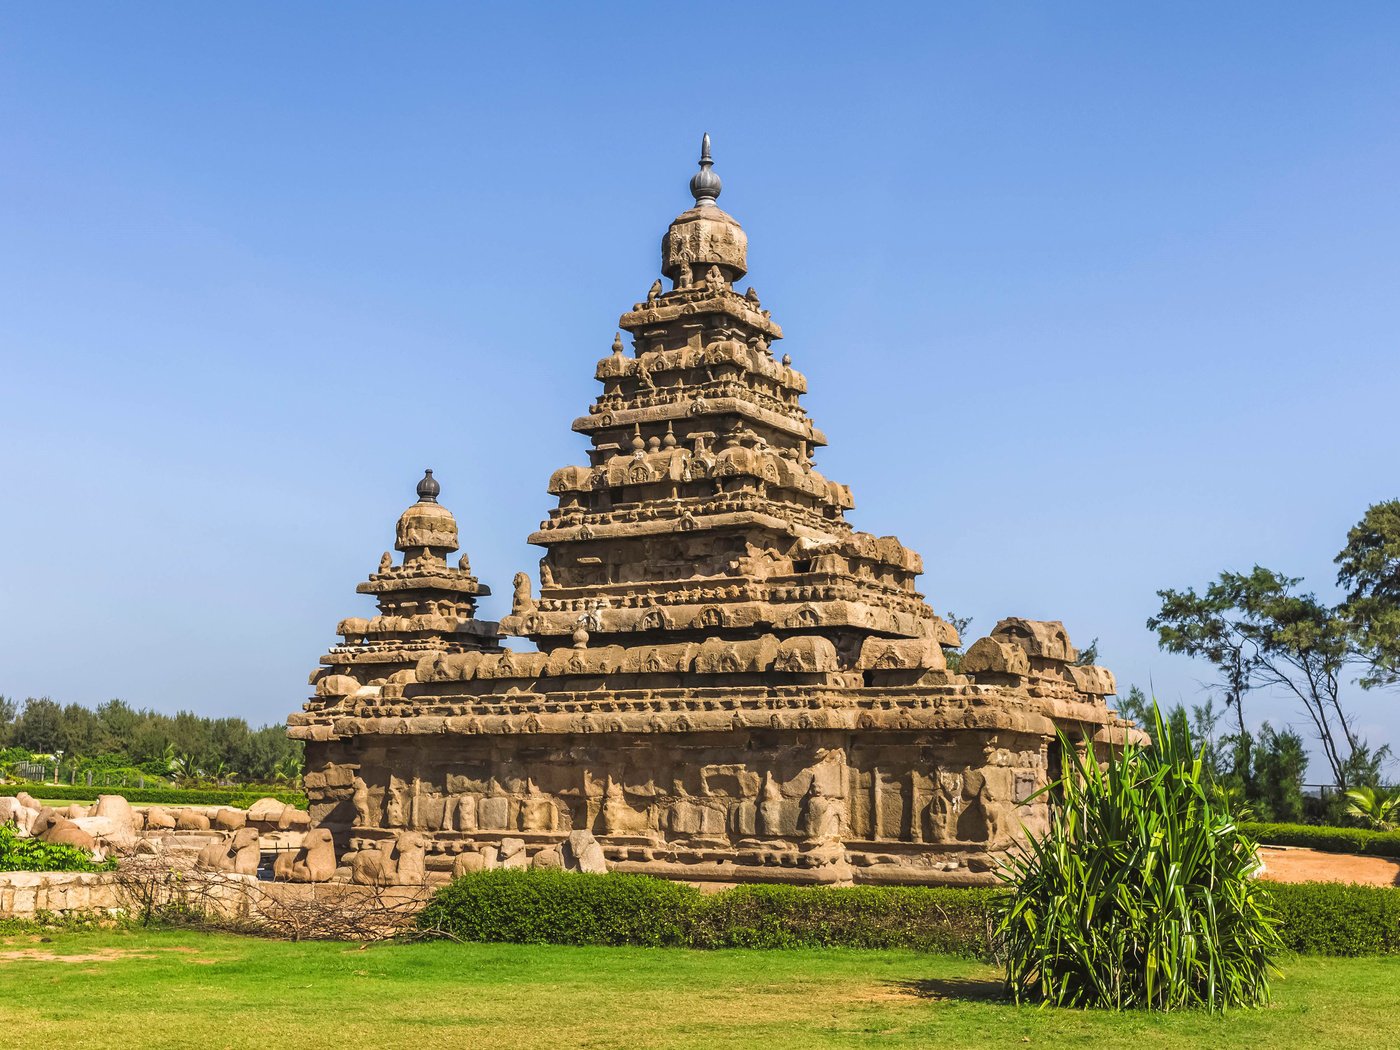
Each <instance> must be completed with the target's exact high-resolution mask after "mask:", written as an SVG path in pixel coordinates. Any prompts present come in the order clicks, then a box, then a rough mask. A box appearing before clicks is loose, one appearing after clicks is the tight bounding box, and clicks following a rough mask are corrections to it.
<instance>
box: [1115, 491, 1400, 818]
mask: <svg viewBox="0 0 1400 1050" xmlns="http://www.w3.org/2000/svg"><path fill="white" fill-rule="evenodd" d="M1335 564H1336V565H1337V567H1338V569H1337V584H1338V586H1339V588H1341V590H1342V592H1343V597H1342V599H1341V600H1340V601H1338V602H1336V603H1329V602H1327V601H1325V600H1323V599H1321V598H1319V597H1318V596H1317V595H1316V594H1314V593H1312V592H1311V591H1307V590H1305V589H1304V588H1303V580H1302V579H1301V578H1300V577H1292V576H1286V575H1284V574H1283V573H1280V572H1277V571H1275V570H1273V569H1267V568H1264V567H1262V566H1259V565H1256V566H1254V567H1253V569H1251V570H1250V571H1249V572H1244V573H1241V572H1222V573H1221V574H1220V575H1219V577H1218V578H1217V579H1216V580H1214V581H1213V582H1211V583H1210V584H1208V585H1207V586H1206V587H1205V588H1204V589H1203V590H1201V591H1199V592H1198V591H1197V590H1196V589H1194V588H1190V587H1188V588H1186V589H1185V590H1171V589H1168V590H1162V591H1158V592H1157V596H1158V598H1159V599H1160V601H1161V608H1160V610H1159V611H1158V613H1157V615H1155V616H1153V617H1151V618H1150V619H1149V620H1148V621H1147V626H1148V628H1149V629H1151V630H1153V631H1155V632H1156V633H1157V641H1158V644H1159V645H1160V646H1161V648H1162V649H1164V650H1166V651H1167V652H1172V653H1182V654H1185V655H1187V656H1193V657H1196V658H1198V659H1200V660H1203V661H1205V662H1206V663H1207V664H1209V665H1210V666H1211V668H1212V670H1213V671H1214V673H1215V678H1214V680H1213V681H1212V682H1211V684H1210V688H1211V693H1212V694H1213V696H1212V697H1211V698H1210V699H1208V700H1207V702H1206V704H1204V705H1202V706H1199V707H1193V708H1192V710H1191V712H1189V713H1188V712H1187V711H1186V710H1185V709H1184V708H1182V707H1180V706H1178V707H1177V708H1175V709H1174V710H1173V711H1172V712H1171V713H1170V716H1169V721H1170V720H1174V721H1175V722H1176V723H1177V724H1182V725H1185V724H1190V726H1191V727H1192V729H1193V730H1194V732H1193V736H1196V737H1199V738H1201V739H1203V740H1205V741H1206V746H1207V761H1208V763H1209V764H1210V766H1211V769H1212V772H1213V773H1214V775H1215V778H1216V780H1217V782H1218V783H1220V784H1221V785H1223V786H1225V787H1226V789H1227V790H1230V791H1233V792H1236V793H1238V794H1239V795H1240V796H1241V797H1242V798H1243V799H1245V800H1246V801H1248V803H1249V804H1250V805H1252V806H1255V807H1257V808H1258V809H1259V810H1260V816H1262V817H1264V818H1265V819H1273V820H1292V819H1297V816H1298V815H1299V814H1300V813H1301V811H1302V797H1301V785H1302V778H1303V772H1304V770H1305V769H1306V768H1307V756H1306V749H1305V747H1304V741H1303V738H1302V737H1301V736H1300V735H1299V734H1297V733H1295V732H1292V731H1291V730H1287V729H1285V730H1276V729H1274V728H1272V727H1271V726H1270V724H1269V723H1268V722H1265V723H1264V724H1263V725H1262V726H1261V728H1260V729H1259V731H1258V732H1255V733H1251V732H1250V731H1249V730H1248V729H1247V728H1246V720H1245V706H1246V703H1250V705H1251V706H1253V705H1254V698H1255V697H1256V696H1257V697H1258V698H1259V701H1260V702H1263V703H1267V704H1272V705H1275V706H1276V705H1278V704H1279V702H1280V701H1282V702H1284V703H1286V704H1288V705H1289V710H1290V712H1296V713H1301V714H1302V715H1303V716H1304V717H1305V719H1306V721H1305V727H1306V729H1307V731H1308V733H1309V735H1310V736H1311V737H1312V738H1313V740H1315V741H1316V743H1317V745H1318V750H1319V752H1320V753H1321V755H1322V758H1323V761H1324V762H1325V763H1326V765H1327V769H1328V772H1329V774H1330V777H1331V779H1332V782H1333V784H1334V785H1335V786H1336V788H1337V790H1338V795H1339V796H1340V795H1341V793H1343V792H1347V791H1349V790H1350V791H1353V793H1354V792H1355V790H1356V789H1368V790H1369V791H1370V792H1371V793H1372V795H1373V796H1374V794H1375V789H1376V788H1378V787H1379V785H1380V783H1381V781H1382V779H1383V773H1384V769H1385V766H1386V764H1387V763H1388V762H1389V760H1390V759H1391V758H1392V753H1391V747H1390V745H1389V744H1382V745H1377V744H1376V743H1375V742H1373V741H1370V740H1367V739H1366V738H1365V737H1364V736H1362V735H1361V733H1360V732H1359V731H1358V730H1357V727H1356V722H1355V716H1354V712H1353V711H1351V710H1349V709H1348V706H1347V703H1346V701H1345V699H1344V696H1343V694H1344V693H1345V691H1346V689H1347V687H1348V686H1349V685H1352V684H1357V685H1359V686H1360V687H1361V688H1363V689H1376V688H1383V687H1388V686H1395V685H1400V500H1389V501H1387V502H1384V503H1378V504H1376V505H1375V506H1373V507H1371V508H1369V509H1368V510H1367V511H1366V513H1365V515H1364V516H1363V517H1362V519H1361V521H1360V522H1358V523H1357V524H1356V526H1355V527H1353V528H1352V529H1351V531H1350V532H1349V533H1348V534H1347V540H1346V545H1345V546H1344V547H1343V548H1342V550H1341V552H1340V553H1339V554H1338V555H1337V557H1336V559H1335ZM1216 697H1218V698H1219V699H1221V700H1222V701H1223V702H1224V707H1223V709H1221V708H1217V707H1216V706H1215V702H1214V701H1215V698H1216ZM1119 706H1120V709H1121V710H1122V711H1123V713H1124V714H1126V715H1128V717H1131V718H1134V719H1135V720H1137V721H1138V722H1139V724H1150V721H1151V720H1150V718H1146V719H1145V718H1144V717H1143V715H1144V714H1145V712H1146V709H1147V700H1146V697H1144V696H1143V694H1142V692H1141V691H1140V690H1136V689H1134V690H1131V691H1130V692H1129V694H1128V695H1127V696H1126V697H1125V698H1123V701H1122V702H1121V703H1120V705H1119ZM1227 720H1228V724H1229V728H1228V730H1226V728H1225V726H1224V725H1222V723H1224V722H1226V721H1227Z"/></svg>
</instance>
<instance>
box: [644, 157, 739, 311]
mask: <svg viewBox="0 0 1400 1050" xmlns="http://www.w3.org/2000/svg"><path fill="white" fill-rule="evenodd" d="M713 164H714V161H712V160H711V159H710V136H709V135H706V136H705V138H704V140H703V141H702V142H701V145H700V170H699V171H698V172H696V174H695V175H694V176H693V177H692V178H691V180H690V192H691V195H692V196H694V198H695V206H694V207H693V208H691V209H690V210H689V211H686V212H683V213H681V214H680V215H678V216H677V217H676V219H675V221H674V222H672V223H671V226H670V228H669V229H668V230H667V231H666V235H665V236H664V237H662V238H661V272H662V273H664V274H665V275H666V276H667V277H669V278H670V279H671V280H673V281H675V282H677V283H678V284H680V283H683V282H682V275H683V274H684V275H685V276H686V277H688V278H691V277H693V278H695V279H700V278H703V277H704V276H705V274H706V271H708V270H709V268H710V267H711V266H718V267H719V268H720V270H721V271H722V272H723V274H724V277H725V280H727V281H729V282H731V283H733V282H734V281H737V280H738V279H739V278H740V277H743V276H744V274H745V273H747V272H748V265H749V264H748V254H749V238H748V235H747V234H745V233H744V229H743V227H742V226H740V225H739V222H738V220H737V219H735V218H734V216H732V215H730V214H728V213H727V212H724V211H721V210H720V208H719V206H718V205H717V204H715V198H716V197H718V196H719V192H720V186H721V183H720V178H719V176H718V175H716V174H715V173H714V171H713V170H711V168H712V165H713Z"/></svg>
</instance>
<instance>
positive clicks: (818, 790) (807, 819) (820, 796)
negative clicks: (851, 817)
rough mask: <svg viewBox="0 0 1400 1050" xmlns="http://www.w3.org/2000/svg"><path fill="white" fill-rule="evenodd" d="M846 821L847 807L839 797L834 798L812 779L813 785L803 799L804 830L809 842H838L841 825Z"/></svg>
mask: <svg viewBox="0 0 1400 1050" xmlns="http://www.w3.org/2000/svg"><path fill="white" fill-rule="evenodd" d="M844 822H845V807H844V806H843V805H842V803H841V800H840V799H839V798H832V797H830V796H828V795H827V794H826V793H825V792H824V791H822V786H821V785H820V784H818V783H817V781H816V778H815V777H814V778H813V779H812V786H811V788H809V789H808V791H807V797H806V798H805V799H804V800H803V830H804V831H805V833H806V835H807V841H808V842H836V841H838V840H839V839H840V838H841V826H842V824H843V823H844Z"/></svg>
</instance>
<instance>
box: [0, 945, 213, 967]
mask: <svg viewBox="0 0 1400 1050" xmlns="http://www.w3.org/2000/svg"><path fill="white" fill-rule="evenodd" d="M160 952H176V953H178V954H180V955H198V954H199V949H198V948H183V947H182V948H154V949H143V950H140V951H137V950H134V949H131V948H102V949H99V950H98V951H95V952H84V953H77V954H63V953H60V952H55V951H52V950H51V949H48V948H20V949H17V950H15V951H8V952H0V963H7V962H61V963H92V962H119V961H120V960H122V959H153V958H155V957H156V955H157V954H158V953H160ZM215 961H216V960H214V959H191V960H190V962H192V963H199V964H212V963H213V962H215Z"/></svg>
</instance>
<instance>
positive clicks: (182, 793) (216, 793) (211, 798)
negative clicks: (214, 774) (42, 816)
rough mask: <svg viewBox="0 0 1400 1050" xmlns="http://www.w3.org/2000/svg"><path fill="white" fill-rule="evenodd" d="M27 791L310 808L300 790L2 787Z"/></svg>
mask: <svg viewBox="0 0 1400 1050" xmlns="http://www.w3.org/2000/svg"><path fill="white" fill-rule="evenodd" d="M21 791H27V792H29V794H31V795H33V796H34V797H35V798H45V799H56V800H60V801H61V800H64V799H71V800H72V801H74V802H90V801H92V800H93V799H95V798H96V797H97V796H98V795H121V796H122V797H123V798H125V799H126V800H127V801H128V802H139V803H150V804H155V805H169V806H238V807H240V808H242V809H247V808H248V807H249V806H251V805H252V804H253V803H254V802H256V801H257V800H258V799H260V798H275V799H277V800H278V801H279V802H286V803H288V804H289V805H293V806H296V807H297V808H299V809H305V808H306V795H304V794H303V793H302V792H300V791H248V790H246V789H243V788H228V789H221V790H210V791H198V790H191V789H187V788H132V787H82V786H74V787H70V786H68V785H66V784H0V795H17V794H19V793H20V792H21Z"/></svg>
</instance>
